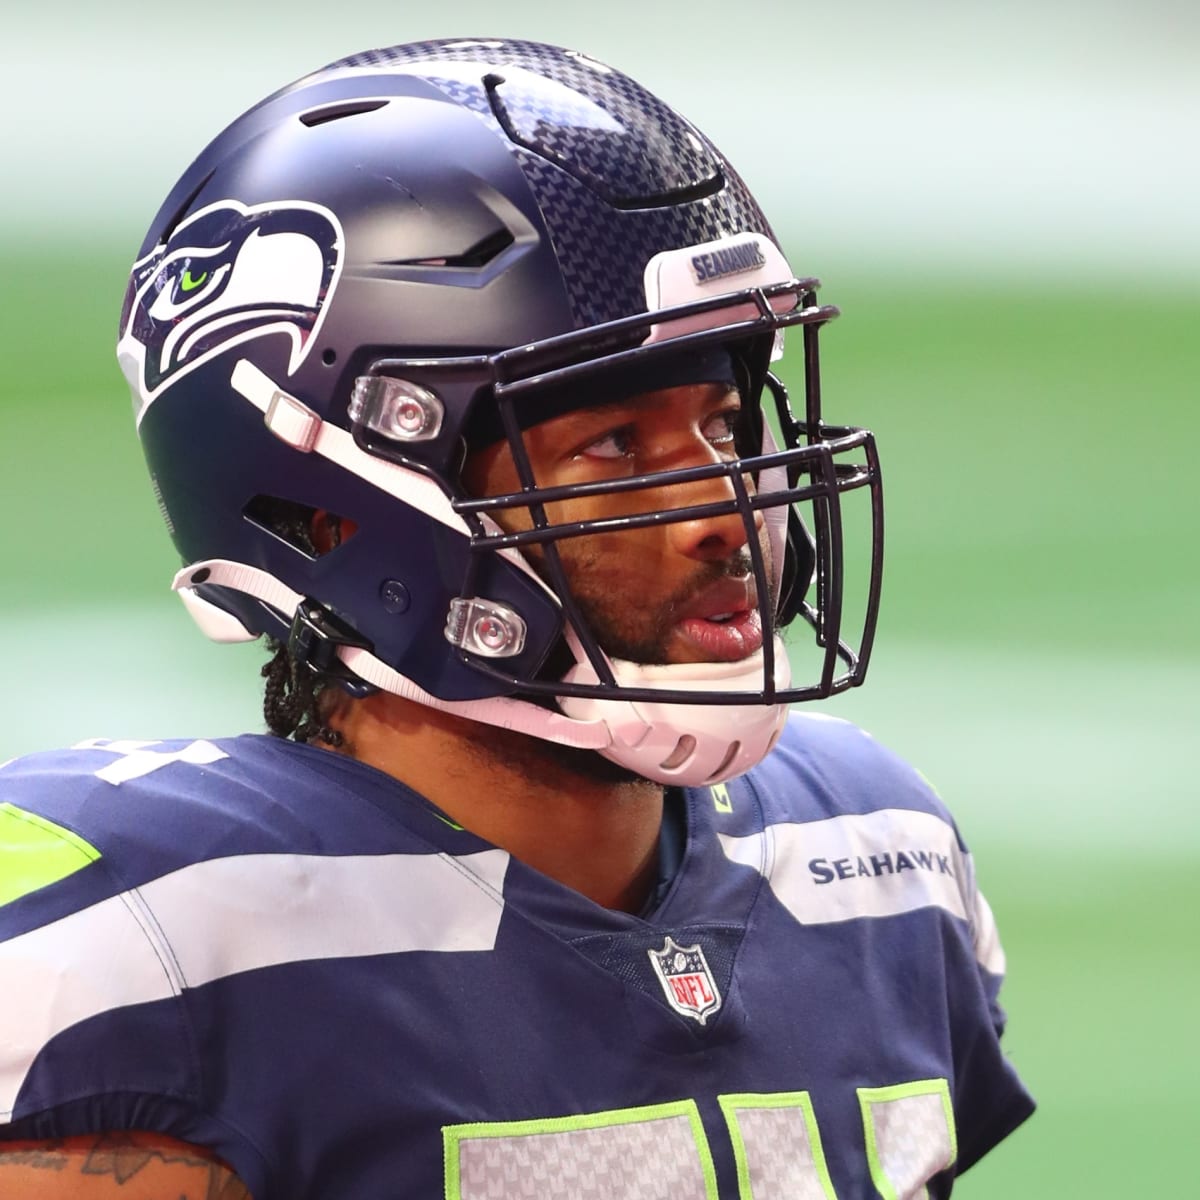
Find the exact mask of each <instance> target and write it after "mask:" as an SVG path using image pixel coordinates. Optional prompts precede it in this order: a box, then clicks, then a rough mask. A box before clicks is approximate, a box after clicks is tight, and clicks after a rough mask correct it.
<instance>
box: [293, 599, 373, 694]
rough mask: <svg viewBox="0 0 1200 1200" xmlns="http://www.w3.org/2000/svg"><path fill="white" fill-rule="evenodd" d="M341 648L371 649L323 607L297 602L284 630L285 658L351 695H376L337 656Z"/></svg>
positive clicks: (371, 688) (366, 642)
mask: <svg viewBox="0 0 1200 1200" xmlns="http://www.w3.org/2000/svg"><path fill="white" fill-rule="evenodd" d="M341 646H353V647H354V648H355V649H356V650H366V651H367V652H368V653H370V652H371V651H372V650H373V649H374V647H373V646H372V645H371V643H370V642H368V641H367V640H366V638H364V637H362V636H360V635H359V634H358V633H357V632H356V631H355V630H354V629H352V628H351V627H350V626H349V625H347V624H346V622H344V621H342V620H340V619H339V618H338V617H335V616H334V615H333V613H331V612H330V611H329V610H328V609H327V608H324V607H322V606H321V605H320V604H318V603H317V602H316V601H315V600H309V599H307V598H306V599H304V600H301V601H300V603H299V604H298V605H297V606H296V615H295V616H294V617H293V618H292V627H291V629H290V630H288V655H289V656H290V657H291V660H292V662H293V663H295V665H296V666H297V667H307V668H308V670H310V671H312V672H314V673H315V674H321V675H330V676H333V677H334V678H335V679H337V681H338V683H339V684H340V685H341V687H342V688H344V689H345V690H346V691H347V692H349V693H350V694H351V695H352V696H369V695H371V694H372V693H373V692H377V691H378V690H379V689H378V688H377V687H374V686H372V685H371V684H369V683H365V682H364V681H363V680H361V679H359V678H358V676H357V675H355V674H354V673H353V672H352V671H351V670H350V669H349V668H348V667H347V666H346V665H345V663H343V662H342V660H341V659H340V658H339V657H338V649H339V647H341Z"/></svg>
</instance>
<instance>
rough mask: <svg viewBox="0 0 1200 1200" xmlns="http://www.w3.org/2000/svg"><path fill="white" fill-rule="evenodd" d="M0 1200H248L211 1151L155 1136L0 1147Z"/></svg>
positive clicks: (109, 1136)
mask: <svg viewBox="0 0 1200 1200" xmlns="http://www.w3.org/2000/svg"><path fill="white" fill-rule="evenodd" d="M0 1200H250V1193H249V1192H248V1191H246V1189H245V1187H244V1186H243V1185H242V1182H241V1180H240V1179H238V1177H237V1176H236V1175H235V1174H234V1173H233V1172H232V1171H231V1170H230V1169H229V1168H228V1167H227V1166H226V1165H225V1164H224V1163H223V1162H221V1160H220V1159H219V1158H217V1157H216V1156H215V1155H214V1154H212V1153H211V1151H208V1150H204V1149H202V1148H200V1147H198V1146H190V1145H188V1144H187V1142H179V1141H176V1140H175V1139H174V1138H170V1137H166V1136H165V1135H163V1134H160V1133H103V1134H89V1135H87V1136H85V1137H72V1138H62V1139H59V1140H57V1141H50V1142H32V1141H30V1142H0Z"/></svg>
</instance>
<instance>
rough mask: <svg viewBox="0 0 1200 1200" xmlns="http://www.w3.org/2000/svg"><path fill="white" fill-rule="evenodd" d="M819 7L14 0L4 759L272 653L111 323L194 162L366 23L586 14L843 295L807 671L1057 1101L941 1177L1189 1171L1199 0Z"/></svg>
mask: <svg viewBox="0 0 1200 1200" xmlns="http://www.w3.org/2000/svg"><path fill="white" fill-rule="evenodd" d="M831 7H832V6H825V7H824V8H823V9H822V8H820V7H818V6H800V5H797V4H795V3H783V2H780V0H759V2H758V3H757V4H756V5H754V6H752V7H751V6H744V7H742V8H740V9H733V8H732V7H730V6H724V5H717V4H714V3H710V2H696V3H690V4H689V3H684V2H676V0H669V2H667V3H663V4H660V5H657V6H654V7H651V6H649V5H645V4H635V3H629V2H624V0H609V2H608V3H605V4H604V5H602V6H595V7H593V8H590V9H578V10H576V11H574V12H568V11H567V10H566V6H552V7H551V6H543V5H539V4H538V3H536V2H535V0H514V2H513V3H511V4H509V5H507V6H506V7H505V9H504V10H503V11H500V10H498V9H497V8H496V6H495V5H494V4H485V3H481V2H478V0H460V3H458V4H457V5H455V6H454V8H453V11H452V12H451V13H449V14H448V15H447V16H446V17H445V18H440V17H439V16H438V14H437V13H435V12H425V11H422V12H413V11H411V6H409V8H410V11H405V10H404V8H403V7H402V6H399V5H394V4H389V5H384V4H382V3H376V2H364V3H360V4H357V5H356V6H354V8H353V11H352V12H341V11H338V10H337V9H331V8H330V7H329V6H327V5H317V4H314V3H309V2H307V0H299V2H293V3H289V4H286V5H269V4H259V5H253V6H248V5H245V4H234V3H232V2H231V0H209V2H208V3H206V4H205V5H204V6H203V7H200V6H197V7H195V8H193V9H188V10H185V11H183V12H182V14H181V15H176V16H172V15H170V14H169V13H168V12H167V11H166V10H164V9H162V8H161V6H159V5H156V4H155V5H152V4H149V3H119V2H118V3H114V4H110V5H108V6H105V7H104V8H103V9H102V10H101V9H99V8H93V7H92V6H90V5H86V4H85V3H84V0H74V2H73V3H72V2H67V3H64V4H60V5H57V6H54V7H53V8H51V7H49V6H43V8H42V9H41V10H39V11H37V12H29V13H26V14H25V15H22V16H19V17H18V16H14V15H9V16H8V17H6V19H5V31H4V39H3V45H2V46H0V68H2V70H0V101H3V107H4V111H5V113H6V118H5V122H4V125H3V130H2V132H0V138H2V139H3V142H2V148H3V162H4V167H3V182H4V188H3V194H2V199H0V281H2V287H3V292H2V298H3V299H2V309H0V349H2V351H3V371H2V374H0V388H2V393H0V420H2V421H3V434H4V436H3V438H2V439H0V489H2V495H3V497H4V499H5V512H4V515H3V519H2V521H0V551H2V553H0V563H2V564H3V566H2V567H0V615H2V616H3V620H4V628H5V630H6V632H7V646H6V656H5V657H6V663H7V670H6V676H5V680H4V686H3V688H2V689H0V695H2V696H3V699H2V700H0V717H2V720H0V760H2V759H4V758H6V757H9V756H11V755H14V754H17V753H19V752H22V751H25V750H29V749H35V748H41V747H47V746H52V745H55V744H60V743H64V742H70V741H74V740H78V739H81V738H84V737H90V736H119V737H146V738H154V737H168V736H176V735H192V736H196V735H207V736H213V735H218V734H225V733H232V732H236V731H239V730H242V729H245V728H255V727H258V723H259V715H258V691H259V681H258V679H257V666H258V663H259V661H260V658H261V654H260V652H259V651H258V649H257V648H256V647H231V648H222V649H217V648H214V647H211V646H209V645H208V644H207V643H205V642H204V641H203V639H202V638H201V637H200V635H199V634H198V633H196V632H195V631H194V630H193V629H192V628H191V626H190V624H189V622H188V621H187V618H186V617H185V615H184V613H183V610H182V608H181V606H179V605H178V603H177V602H176V601H175V600H174V599H173V598H172V597H171V596H170V595H169V594H168V592H167V590H166V589H167V584H168V582H169V579H170V576H171V574H172V572H173V567H174V560H173V557H172V552H171V550H170V548H169V545H168V542H167V539H166V535H165V533H164V532H163V530H162V529H161V528H160V525H159V521H158V516H157V513H156V511H155V507H154V504H153V502H152V500H151V496H150V491H149V488H148V487H147V486H146V483H145V480H144V478H143V470H142V466H141V463H140V458H139V452H138V449H137V445H136V441H135V439H134V437H133V434H132V427H131V416H130V410H129V406H128V402H127V399H126V396H125V392H124V388H123V384H122V382H121V380H120V378H119V375H118V373H117V370H116V367H115V364H114V361H113V356H112V344H113V341H114V335H115V326H116V319H117V309H118V305H119V301H120V296H121V292H122V289H123V284H124V278H125V273H126V271H127V269H128V265H129V262H130V260H131V258H132V256H133V253H134V251H135V250H136V248H137V245H138V243H139V241H140V239H141V236H142V234H143V232H144V229H145V227H146V225H147V223H148V222H149V219H150V217H151V216H152V215H153V212H154V210H155V208H156V207H157V205H158V203H159V201H160V200H161V199H162V197H163V196H164V195H165V194H166V191H167V189H168V187H169V186H170V184H171V183H173V181H174V179H175V178H176V177H177V175H178V174H179V173H180V171H181V170H182V169H183V168H184V166H185V165H186V162H187V160H188V159H189V157H190V156H191V155H192V154H194V153H195V152H197V151H198V150H199V149H200V147H201V146H202V144H203V142H204V141H205V140H207V138H208V137H209V136H211V135H212V134H214V133H215V132H216V131H217V130H218V129H219V128H220V126H221V125H222V124H224V122H225V121H227V120H228V119H230V118H232V117H233V116H234V115H236V114H237V113H238V112H240V111H241V110H242V109H244V108H245V107H247V106H248V105H249V104H250V103H252V102H253V101H254V100H256V99H258V98H259V97H260V96H261V95H263V94H265V93H266V92H268V91H269V90H272V89H273V88H274V87H275V86H277V85H278V84H280V83H282V82H284V81H286V80H288V79H290V78H293V77H295V76H296V75H299V74H302V73H303V72H305V71H307V70H309V69H311V68H313V67H316V66H319V65H321V64H322V63H323V62H325V61H328V60H329V59H331V58H333V57H336V56H338V55H340V54H343V53H346V52H349V51H353V50H356V49H362V48H365V47H366V46H369V45H383V44H387V43H390V42H394V41H401V40H409V39H413V38H419V37H428V36H447V35H480V34H493V35H494V34H501V33H503V34H508V35H511V36H527V37H536V38H540V39H542V40H547V41H556V42H559V43H563V44H568V45H576V46H578V47H581V48H584V49H587V50H588V51H589V52H591V53H592V54H593V55H595V56H596V57H599V58H601V59H604V60H608V61H611V62H613V63H614V64H616V65H618V66H620V67H622V68H624V69H626V70H627V71H629V72H630V73H631V74H633V75H635V76H636V77H638V78H640V79H642V80H643V81H644V82H646V83H647V84H649V85H650V86H651V87H652V88H653V89H655V90H656V91H658V92H659V93H660V94H662V95H664V96H665V97H666V98H667V99H669V100H671V101H673V102H674V103H676V104H677V105H678V106H679V107H680V108H681V109H683V111H685V112H686V113H687V114H688V115H689V116H690V117H691V118H692V119H693V120H695V121H696V123H697V124H699V125H700V126H701V127H702V128H704V129H705V130H706V131H708V132H709V133H710V134H711V135H712V136H713V137H714V139H715V140H716V141H717V142H718V144H720V145H722V146H723V147H724V148H725V149H726V150H727V151H728V152H729V153H730V155H731V157H733V159H734V161H735V162H736V163H737V164H738V166H739V168H740V170H741V172H742V174H743V175H745V176H746V177H747V179H748V181H749V182H750V184H751V186H752V187H753V188H754V189H755V191H756V192H757V193H758V195H759V198H760V199H761V200H762V201H763V203H764V207H765V208H766V209H767V211H768V213H769V215H770V216H771V217H772V219H773V221H774V222H775V225H776V228H777V230H778V231H779V233H780V234H781V237H782V239H783V241H784V242H785V245H786V247H787V249H788V251H789V253H790V256H791V258H792V261H793V264H794V265H795V266H796V267H797V269H798V270H801V271H803V272H808V273H814V274H818V275H820V276H821V277H822V278H824V279H825V281H826V289H825V292H824V295H825V296H826V297H827V298H829V299H831V300H833V301H834V302H836V303H838V304H839V305H840V306H841V307H842V308H843V310H844V313H845V316H844V317H843V319H842V320H841V321H840V322H838V323H837V324H835V325H834V326H832V327H831V328H830V330H829V332H828V336H827V337H826V340H825V381H826V396H827V412H828V413H829V415H830V416H831V417H832V418H833V419H835V420H844V421H852V422H855V423H863V424H868V425H870V426H871V427H872V428H874V429H875V430H876V432H877V434H878V436H879V439H880V444H881V448H882V453H883V455H884V465H885V473H886V479H887V494H888V519H889V528H888V539H889V544H888V569H887V579H886V586H885V600H884V616H883V619H882V622H881V628H880V634H879V640H878V644H877V653H876V658H875V661H874V664H873V666H872V671H871V679H870V681H869V684H868V686H867V687H866V688H864V689H862V690H861V691H858V692H856V693H855V694H854V695H853V696H849V697H843V698H839V699H838V700H836V701H834V702H831V703H830V705H829V706H828V707H829V711H831V712H834V713H837V714H840V715H844V716H849V717H851V718H853V719H855V720H857V721H859V722H860V723H862V724H863V725H865V726H866V727H867V728H868V729H870V730H871V731H872V732H873V733H874V734H875V735H876V736H877V737H878V738H880V739H881V740H883V741H886V742H888V743H889V744H891V745H893V746H894V747H896V748H897V749H899V750H900V751H901V752H902V753H904V754H905V755H906V756H907V757H909V758H910V759H912V760H913V761H914V762H915V763H917V764H918V765H919V766H920V767H921V768H922V770H923V771H924V772H925V773H926V774H927V775H928V776H929V777H930V778H932V779H933V780H934V782H935V783H936V784H937V786H938V787H939V789H940V790H941V792H942V793H943V795H944V796H945V797H946V798H947V800H948V801H950V803H951V804H952V806H953V807H954V809H955V811H956V813H957V815H958V817H959V820H960V824H961V825H962V827H963V829H964V831H965V833H966V835H967V837H968V839H969V840H970V842H971V844H972V847H973V849H974V851H975V853H976V856H977V859H978V860H979V869H980V875H981V879H982V882H983V884H984V887H985V889H986V890H987V892H988V893H989V896H990V898H991V899H992V902H993V906H994V907H995V909H996V911H997V914H998V917H999V920H1000V923H1001V929H1002V932H1003V934H1004V937H1005V942H1006V945H1007V948H1008V952H1009V967H1010V980H1009V985H1008V988H1007V991H1006V1000H1007V1003H1008V1007H1009V1009H1010V1015H1011V1024H1010V1031H1009V1035H1008V1039H1007V1041H1008V1045H1009V1049H1010V1053H1011V1054H1012V1056H1013V1058H1014V1059H1015V1061H1016V1062H1017V1064H1018V1065H1019V1067H1020V1069H1021V1071H1022V1073H1023V1074H1024V1075H1025V1077H1026V1079H1027V1080H1028V1082H1029V1084H1030V1086H1031V1087H1032V1089H1033V1090H1034V1091H1035V1093H1036V1094H1037V1096H1038V1098H1039V1100H1040V1102H1041V1110H1040V1112H1039V1114H1038V1116H1037V1117H1036V1118H1035V1119H1034V1120H1033V1121H1032V1122H1031V1123H1030V1124H1029V1125H1027V1126H1026V1127H1025V1128H1023V1129H1022V1130H1020V1131H1019V1132H1018V1133H1017V1134H1016V1135H1015V1136H1014V1137H1013V1138H1012V1139H1011V1140H1010V1141H1009V1142H1007V1143H1006V1144H1005V1145H1004V1146H1002V1147H1001V1148H1000V1149H999V1150H997V1151H996V1152H994V1154H993V1155H992V1156H991V1157H990V1158H989V1159H987V1160H986V1161H985V1163H984V1164H983V1165H981V1166H980V1167H978V1168H976V1169H975V1170H974V1171H972V1172H971V1174H970V1175H968V1176H967V1177H966V1178H965V1179H964V1181H963V1183H962V1185H961V1194H963V1195H964V1196H967V1197H974V1198H975V1200H987V1198H989V1197H990V1198H993V1200H999V1198H1001V1197H1005V1198H1011V1197H1014V1196H1022V1197H1025V1196H1029V1197H1062V1196H1074V1195H1087V1196H1089V1197H1091V1198H1092V1200H1100V1198H1107V1197H1118V1196H1119V1197H1122V1198H1124V1197H1128V1196H1130V1195H1194V1194H1196V1193H1197V1185H1196V1183H1195V1179H1194V1167H1193V1165H1192V1160H1193V1157H1194V1156H1193V1154H1192V1150H1191V1147H1192V1145H1193V1143H1192V1141H1191V1139H1192V1137H1193V1136H1195V1134H1194V1128H1193V1127H1194V1125H1195V1122H1196V1118H1197V1117H1198V1116H1200V1107H1198V1106H1197V1103H1196V1101H1195V1099H1194V1096H1195V1092H1194V1088H1193V1076H1194V1075H1195V1074H1196V1072H1197V1068H1198V1067H1200V1053H1198V1052H1197V1049H1196V1035H1195V1024H1196V1017H1195V1014H1196V1012H1197V1011H1198V999H1200V986H1198V985H1200V954H1198V946H1197V942H1198V939H1197V932H1196V925H1197V911H1198V906H1200V884H1198V883H1197V879H1196V868H1197V865H1198V864H1200V816H1198V814H1197V808H1198V806H1197V804H1196V798H1197V787H1196V784H1195V782H1194V778H1195V770H1194V767H1193V762H1194V739H1195V729H1196V723H1197V722H1196V718H1197V715H1198V714H1200V695H1198V692H1200V633H1198V632H1197V624H1196V620H1195V617H1196V607H1197V606H1196V599H1195V592H1196V586H1197V583H1198V581H1200V564H1198V561H1197V549H1196V541H1197V514H1198V512H1200V505H1198V503H1197V499H1196V478H1197V471H1196V467H1195V465H1194V461H1193V458H1192V446H1193V442H1194V439H1195V435H1196V434H1197V432H1200V428H1198V427H1200V420H1198V418H1197V411H1196V410H1197V401H1198V400H1200V389H1198V388H1197V384H1196V379H1197V374H1198V369H1200V332H1198V331H1200V287H1198V286H1197V269H1198V268H1200V220H1198V218H1197V216H1196V195H1197V192H1198V190H1200V186H1198V185H1200V168H1198V166H1197V155H1196V129H1197V128H1200V19H1198V16H1197V11H1198V10H1197V8H1196V6H1195V5H1194V4H1191V3H1183V2H1172V0H1146V2H1145V3H1143V4H1142V5H1140V6H1138V8H1137V10H1136V12H1135V11H1133V10H1132V9H1131V8H1130V6H1126V5H1118V4H1115V3H1112V4H1109V3H1105V2H1100V0H1096V2H1092V3H1082V2H1076V0H1065V2H1062V3H1058V4H1054V5H1045V4H1034V3H1032V2H1031V0H1015V2H1014V3H1010V4H1007V5H1005V6H1003V8H1001V7H1000V6H995V5H987V4H983V3H978V4H973V3H964V2H962V0H959V2H958V3H942V2H938V0H916V2H915V3H910V4H908V5H906V6H894V5H889V4H885V3H882V2H880V3H864V2H857V3H856V2H854V0H850V2H848V3H846V4H843V5H840V6H837V7H836V11H831V10H830V9H831ZM101 14H102V15H101Z"/></svg>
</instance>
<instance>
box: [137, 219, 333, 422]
mask: <svg viewBox="0 0 1200 1200" xmlns="http://www.w3.org/2000/svg"><path fill="white" fill-rule="evenodd" d="M342 247H343V241H342V229H341V225H340V224H339V222H338V219H337V217H336V216H335V215H334V214H333V213H332V212H331V211H330V210H329V209H327V208H324V207H322V206H321V205H318V204H311V203H308V202H306V201H302V200H285V201H280V202H278V203H273V204H258V205H254V206H252V207H247V206H246V205H244V204H241V203H239V202H238V201H237V200H222V201H219V202H218V203H216V204H210V205H209V206H207V207H206V208H203V209H201V210H200V211H199V212H198V213H196V214H194V215H193V216H191V217H189V218H188V219H187V220H186V221H183V222H181V223H180V224H179V225H178V226H177V227H176V228H175V229H174V230H172V232H171V234H170V236H169V237H168V238H167V239H166V240H165V241H164V242H162V243H160V244H159V245H158V246H156V247H155V248H154V250H153V251H151V253H150V254H148V255H147V256H146V257H145V258H143V259H140V260H139V261H138V262H136V263H134V266H133V272H132V274H131V275H130V279H129V288H128V291H127V292H126V298H125V312H124V315H123V319H122V322H121V339H120V341H119V342H118V343H117V358H118V360H119V361H120V363H121V369H122V370H123V371H124V372H125V377H126V379H127V380H128V381H129V385H130V387H131V388H132V389H133V394H134V397H135V401H136V404H137V409H138V414H137V415H138V420H139V421H140V420H141V418H142V415H143V414H144V413H145V411H146V409H147V408H148V407H149V406H150V404H151V403H152V402H153V401H154V399H155V398H156V397H157V396H158V395H159V394H160V393H161V392H162V391H163V389H164V388H166V387H167V386H168V385H169V384H171V383H173V382H174V381H175V380H177V379H178V378H180V377H181V376H182V375H185V374H186V373H187V372H188V371H192V370H194V369H195V368H196V367H198V366H200V364H201V363H204V362H207V361H208V360H209V359H211V358H212V357H213V356H214V355H215V354H217V353H219V352H220V351H221V350H224V349H226V348H227V347H229V346H231V345H234V344H235V343H238V342H244V341H247V340H248V339H250V338H256V337H262V336H263V335H264V334H267V333H278V332H284V333H286V334H288V336H289V337H290V338H291V339H292V353H291V358H290V361H289V363H288V374H289V375H291V374H294V373H295V371H296V369H297V368H298V367H299V366H300V364H301V363H302V362H303V361H304V358H305V355H306V353H307V351H308V348H309V346H310V344H311V342H312V339H313V337H314V335H315V334H316V332H317V330H318V329H319V328H320V325H321V319H322V316H323V310H324V306H325V305H326V303H327V302H328V300H329V298H330V297H331V296H332V294H333V291H334V289H335V288H336V286H337V281H338V276H339V274H340V270H341V259H342Z"/></svg>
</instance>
